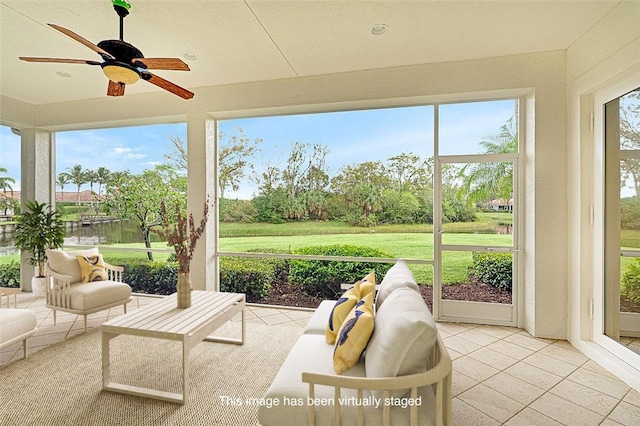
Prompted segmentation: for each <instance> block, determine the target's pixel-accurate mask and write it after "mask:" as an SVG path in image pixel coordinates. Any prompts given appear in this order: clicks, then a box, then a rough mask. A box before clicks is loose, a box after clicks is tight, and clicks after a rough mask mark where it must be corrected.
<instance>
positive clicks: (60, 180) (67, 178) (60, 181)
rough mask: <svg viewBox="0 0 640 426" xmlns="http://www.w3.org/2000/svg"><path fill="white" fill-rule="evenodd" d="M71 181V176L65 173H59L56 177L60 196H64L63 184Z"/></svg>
mask: <svg viewBox="0 0 640 426" xmlns="http://www.w3.org/2000/svg"><path fill="white" fill-rule="evenodd" d="M69 182H71V177H70V176H69V175H68V174H66V173H60V174H59V175H58V178H57V179H56V185H58V186H59V187H60V191H61V192H62V198H64V186H65V185H66V184H68V183H69Z"/></svg>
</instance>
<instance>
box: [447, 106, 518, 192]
mask: <svg viewBox="0 0 640 426" xmlns="http://www.w3.org/2000/svg"><path fill="white" fill-rule="evenodd" d="M516 125H517V123H516V116H515V115H514V116H512V117H511V118H510V119H508V120H507V122H506V123H505V124H504V125H502V127H500V133H499V134H497V135H493V136H491V137H490V138H488V139H486V140H483V141H481V142H480V145H481V146H483V147H484V148H485V154H512V153H516V152H518V130H517V127H516ZM459 176H460V177H461V178H462V181H463V183H462V187H461V188H460V189H459V191H458V197H459V198H462V197H464V196H466V197H467V199H468V200H469V201H471V202H486V201H489V200H490V199H492V198H493V199H495V198H504V199H505V200H506V201H508V200H509V198H511V194H512V192H513V165H512V164H511V163H510V162H496V163H472V164H467V165H465V166H464V167H463V168H462V169H461V170H460V175H459Z"/></svg>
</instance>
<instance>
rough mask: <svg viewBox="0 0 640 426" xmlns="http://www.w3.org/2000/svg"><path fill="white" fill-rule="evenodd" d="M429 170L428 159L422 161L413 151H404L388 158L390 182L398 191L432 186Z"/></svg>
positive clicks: (387, 169) (387, 170) (387, 168)
mask: <svg viewBox="0 0 640 426" xmlns="http://www.w3.org/2000/svg"><path fill="white" fill-rule="evenodd" d="M429 170H430V169H429V165H428V164H427V160H424V161H421V160H420V156H419V155H416V154H413V153H408V154H405V153H402V154H399V155H396V156H395V157H391V158H389V159H388V160H387V167H386V172H387V175H388V176H389V182H390V184H391V187H392V188H393V189H395V190H397V191H415V190H420V189H424V188H425V187H427V186H430V180H429V173H428V172H429ZM431 170H432V168H431ZM431 174H433V173H431Z"/></svg>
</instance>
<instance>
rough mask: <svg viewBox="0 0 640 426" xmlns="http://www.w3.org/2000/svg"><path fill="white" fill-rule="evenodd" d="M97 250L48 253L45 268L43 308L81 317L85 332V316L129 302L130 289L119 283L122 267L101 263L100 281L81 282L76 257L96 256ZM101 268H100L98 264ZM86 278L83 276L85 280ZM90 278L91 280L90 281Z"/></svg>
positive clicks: (54, 321)
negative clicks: (45, 281) (44, 306)
mask: <svg viewBox="0 0 640 426" xmlns="http://www.w3.org/2000/svg"><path fill="white" fill-rule="evenodd" d="M98 254H99V252H98V249H97V248H92V249H88V250H78V251H63V250H50V249H49V250H47V263H46V267H45V271H46V277H47V283H46V287H47V294H46V306H47V307H48V308H50V309H51V310H53V323H54V324H55V323H56V312H57V311H63V312H70V313H73V314H78V315H83V316H84V329H85V331H86V330H87V315H89V314H92V313H94V312H99V311H103V310H105V309H109V308H113V307H115V306H119V305H123V306H124V312H125V313H126V312H127V303H129V302H131V300H132V299H131V287H130V286H129V285H128V284H126V283H123V282H122V273H123V271H124V268H122V267H120V266H113V265H109V264H107V263H106V262H105V263H104V268H100V269H103V271H104V274H103V276H102V277H101V278H102V279H100V280H96V281H88V282H83V271H82V270H81V268H80V264H79V263H78V259H77V257H76V256H96V255H98ZM101 266H102V265H101ZM85 279H86V277H85ZM91 279H93V278H91Z"/></svg>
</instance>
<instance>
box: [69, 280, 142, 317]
mask: <svg viewBox="0 0 640 426" xmlns="http://www.w3.org/2000/svg"><path fill="white" fill-rule="evenodd" d="M70 293H71V309H77V310H81V311H88V310H91V309H95V308H98V307H100V306H104V305H108V304H110V303H116V302H118V301H121V300H126V299H128V298H130V297H131V287H129V285H128V284H125V283H121V282H117V281H110V280H108V281H94V282H92V283H90V285H87V284H83V283H78V284H73V285H71V289H70Z"/></svg>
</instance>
